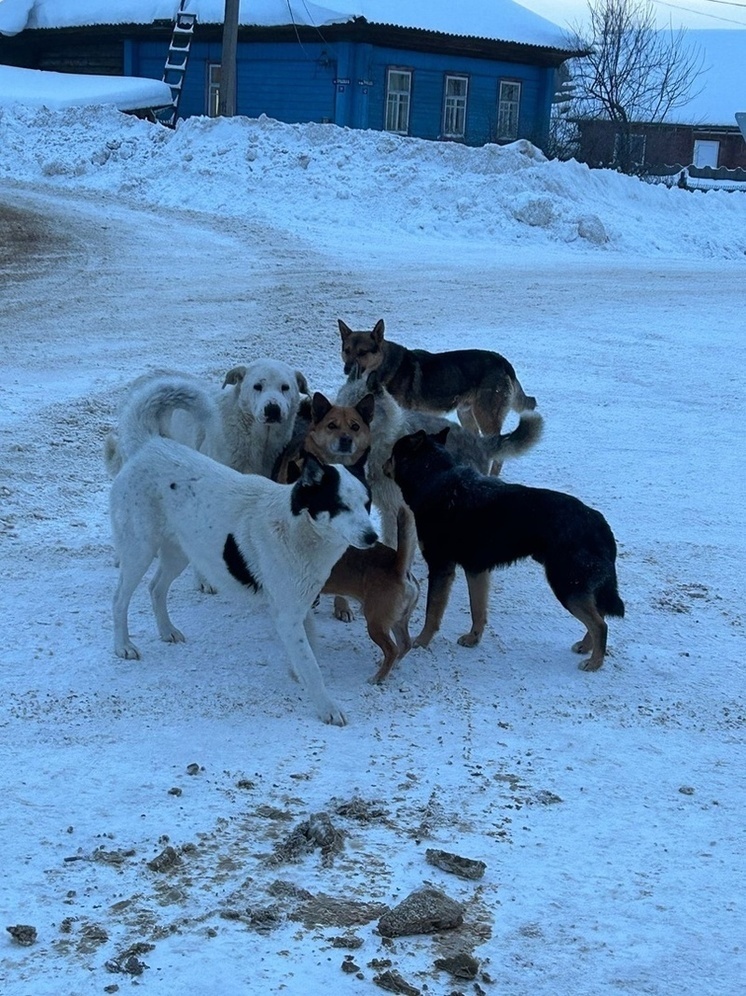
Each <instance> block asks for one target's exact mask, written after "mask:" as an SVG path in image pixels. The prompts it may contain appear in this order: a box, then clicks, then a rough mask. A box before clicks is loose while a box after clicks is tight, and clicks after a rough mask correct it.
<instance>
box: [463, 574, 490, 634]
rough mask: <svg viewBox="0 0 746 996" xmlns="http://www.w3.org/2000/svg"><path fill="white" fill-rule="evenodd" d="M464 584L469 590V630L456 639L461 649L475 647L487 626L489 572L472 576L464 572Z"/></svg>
mask: <svg viewBox="0 0 746 996" xmlns="http://www.w3.org/2000/svg"><path fill="white" fill-rule="evenodd" d="M465 573H466V584H467V586H468V588H469V606H470V608H471V630H470V631H469V632H468V633H464V635H463V636H460V637H459V638H458V642H459V645H460V646H462V647H476V645H477V644H478V643H479V641H480V640H481V639H482V633H484V627H485V626H486V625H487V598H488V596H489V593H490V572H489V571H480V572H479V574H473V573H471V572H469V571H466V572H465Z"/></svg>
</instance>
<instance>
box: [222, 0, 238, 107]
mask: <svg viewBox="0 0 746 996" xmlns="http://www.w3.org/2000/svg"><path fill="white" fill-rule="evenodd" d="M239 3H240V0H225V15H224V18H223V51H222V55H221V58H220V94H219V97H218V114H219V115H220V116H221V117H226V118H231V117H233V116H234V114H235V113H236V51H237V48H238V7H239Z"/></svg>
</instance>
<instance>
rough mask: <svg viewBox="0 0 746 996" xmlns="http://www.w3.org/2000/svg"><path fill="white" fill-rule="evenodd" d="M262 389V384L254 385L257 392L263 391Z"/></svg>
mask: <svg viewBox="0 0 746 996" xmlns="http://www.w3.org/2000/svg"><path fill="white" fill-rule="evenodd" d="M261 389H262V385H261V384H254V390H255V391H261Z"/></svg>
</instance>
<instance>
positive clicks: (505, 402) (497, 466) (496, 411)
mask: <svg viewBox="0 0 746 996" xmlns="http://www.w3.org/2000/svg"><path fill="white" fill-rule="evenodd" d="M511 396H512V388H511V384H510V382H509V381H507V380H506V383H505V384H504V385H502V384H498V385H496V386H495V387H494V388H492V389H489V388H482V389H481V390H480V391H478V392H477V394H476V397H475V398H474V417H475V419H476V422H477V425H478V427H479V429H480V430H481V432H482V434H483V435H485V436H491V435H493V434H495V433H499V432H502V427H503V423H504V422H505V419H506V418H507V416H508V412H509V411H510V407H511ZM502 466H503V465H502V461H497V460H493V461H492V466H491V467H490V474H492V475H493V476H495V477H496V476H497V475H498V474H499V473H500V471H501V470H502Z"/></svg>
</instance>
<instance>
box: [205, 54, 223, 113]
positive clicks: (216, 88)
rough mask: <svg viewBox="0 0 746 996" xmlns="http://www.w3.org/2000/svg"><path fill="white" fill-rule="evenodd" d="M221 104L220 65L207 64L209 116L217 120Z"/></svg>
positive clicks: (214, 63) (217, 63) (215, 63)
mask: <svg viewBox="0 0 746 996" xmlns="http://www.w3.org/2000/svg"><path fill="white" fill-rule="evenodd" d="M219 104H220V63H219V62H209V63H208V64H207V116H208V117H210V118H216V117H217V116H218V107H219Z"/></svg>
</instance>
